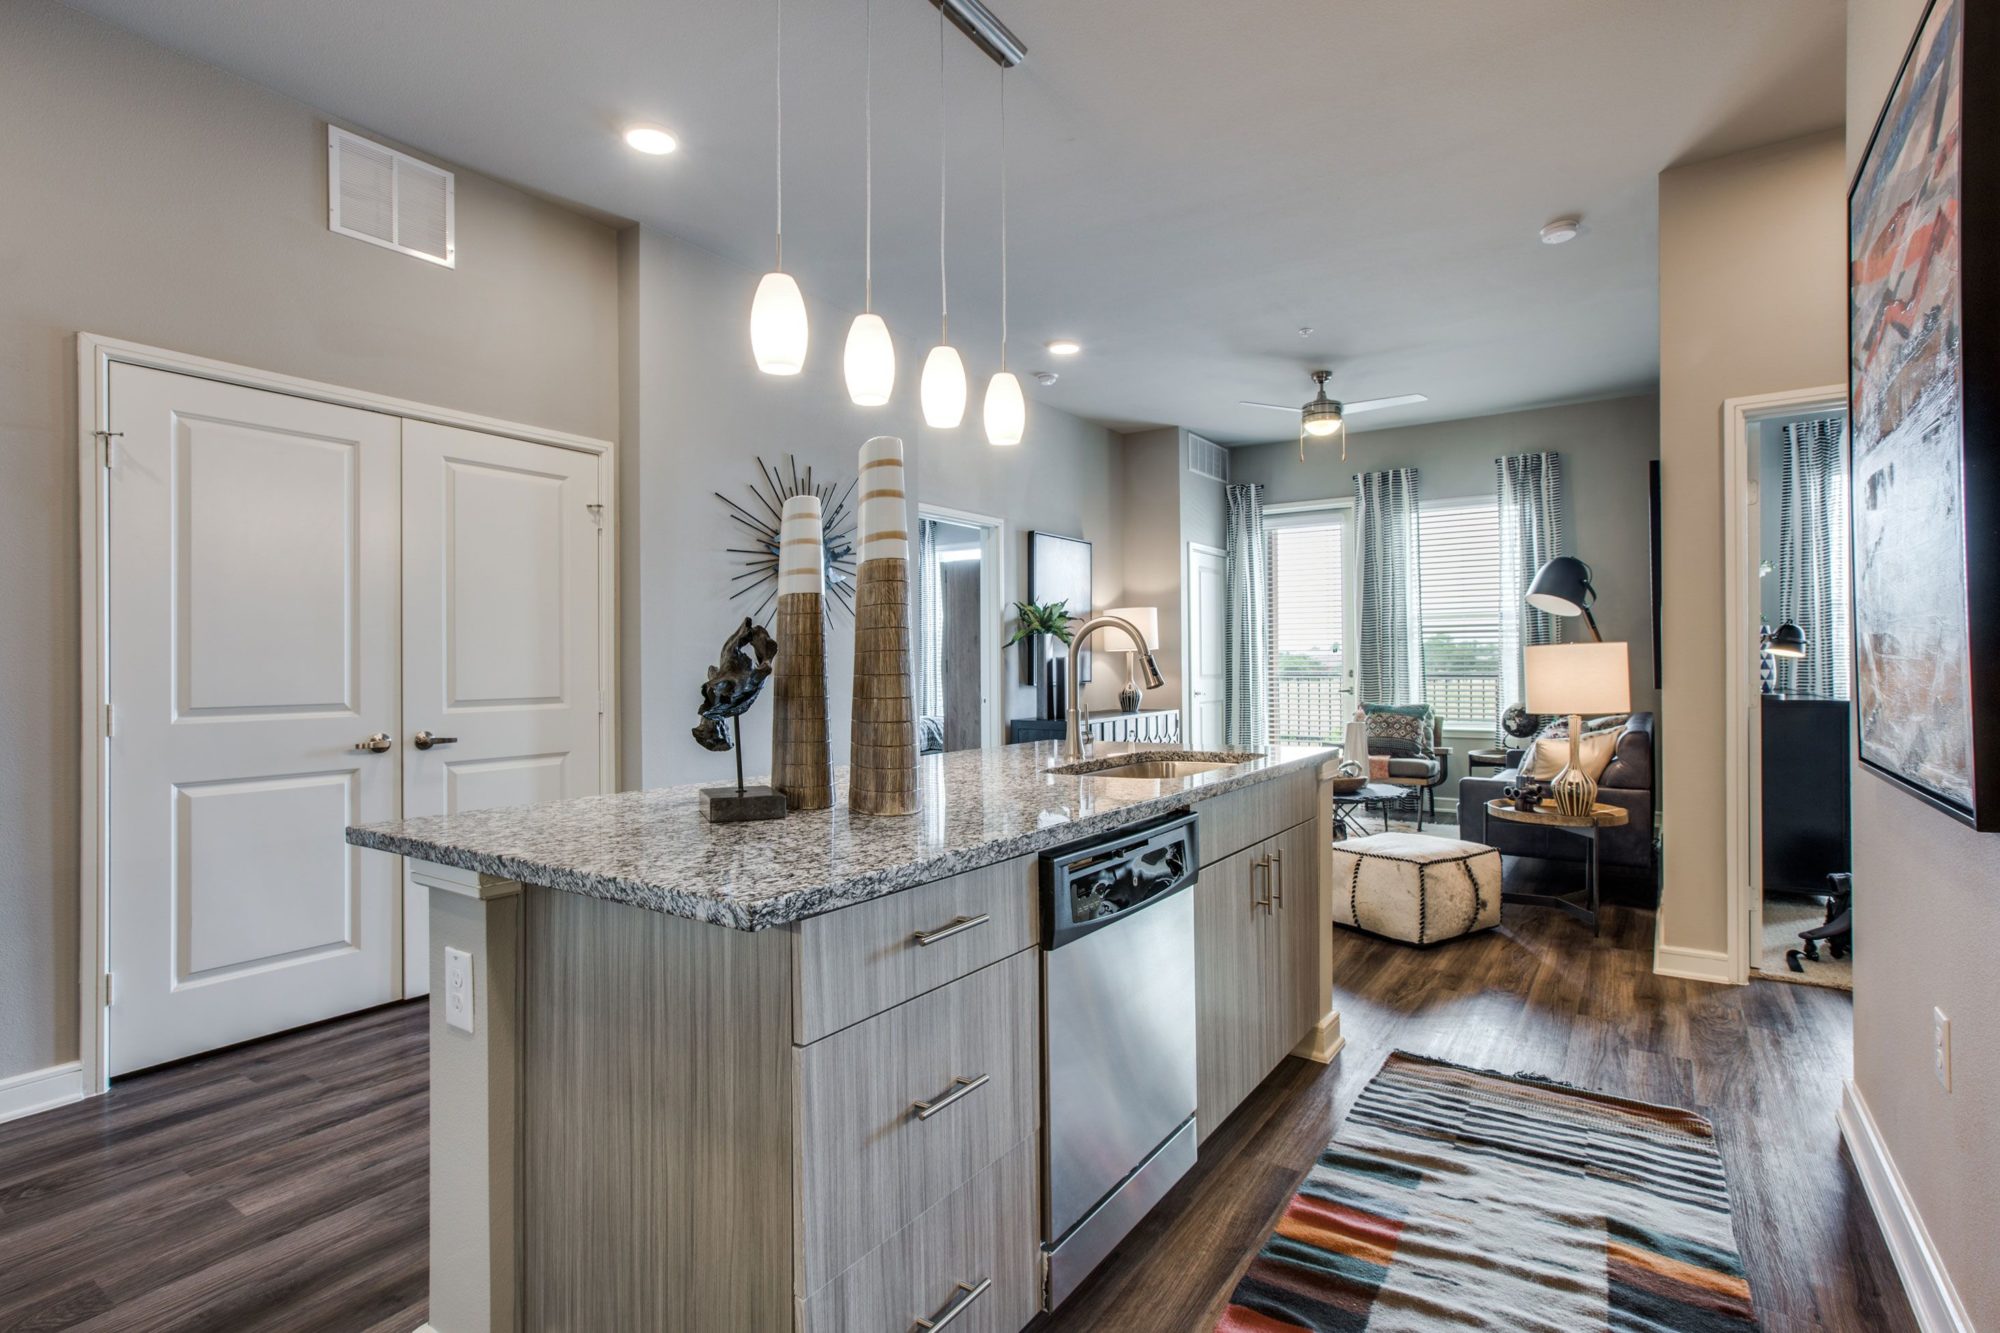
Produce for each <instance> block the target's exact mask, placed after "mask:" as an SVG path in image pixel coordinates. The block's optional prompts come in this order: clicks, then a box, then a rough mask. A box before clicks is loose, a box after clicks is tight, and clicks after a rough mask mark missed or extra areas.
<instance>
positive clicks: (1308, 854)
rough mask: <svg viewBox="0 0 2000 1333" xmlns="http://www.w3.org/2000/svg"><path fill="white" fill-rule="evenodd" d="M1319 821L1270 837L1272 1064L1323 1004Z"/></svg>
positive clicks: (1324, 923) (1327, 926) (1324, 922)
mask: <svg viewBox="0 0 2000 1333" xmlns="http://www.w3.org/2000/svg"><path fill="white" fill-rule="evenodd" d="M1318 827H1319V825H1318V821H1316V820H1307V821H1306V822H1305V823H1303V824H1298V825H1295V826H1294V827H1292V828H1289V829H1287V830H1285V831H1284V832H1283V833H1281V834H1279V835H1278V836H1277V837H1275V838H1273V839H1271V841H1270V842H1269V843H1267V844H1266V847H1267V849H1268V851H1269V852H1271V853H1275V860H1276V868H1275V870H1274V872H1273V873H1274V875H1275V876H1276V879H1277V888H1278V901H1277V903H1276V905H1275V908H1276V910H1275V911H1274V913H1273V915H1272V919H1271V922H1270V925H1271V929H1272V932H1273V934H1272V939H1273V949H1274V954H1275V961H1276V970H1275V971H1274V972H1273V973H1272V975H1271V978H1270V990H1269V992H1268V995H1269V1001H1268V1003H1269V1007H1270V1024H1271V1045H1270V1052H1269V1053H1270V1063H1271V1064H1274V1065H1275V1064H1276V1063H1277V1062H1278V1061H1280V1060H1282V1059H1284V1058H1285V1057H1286V1056H1287V1055H1290V1054H1291V1053H1292V1049H1293V1048H1294V1047H1296V1046H1297V1045H1298V1044H1299V1042H1300V1041H1301V1040H1302V1039H1303V1038H1304V1037H1305V1035H1306V1033H1307V1032H1309V1031H1310V1030H1311V1029H1312V1026H1313V1024H1315V1023H1317V1022H1318V1021H1319V1019H1320V1015H1321V1014H1322V1013H1323V1012H1325V1008H1326V1006H1325V1005H1324V1004H1322V1003H1320V1002H1319V1000H1320V997H1317V996H1316V992H1317V990H1318V988H1319V931H1320V930H1322V929H1324V930H1329V931H1330V930H1332V929H1333V927H1332V924H1331V919H1330V918H1328V917H1326V915H1325V914H1324V913H1321V912H1320V911H1319V910H1318V907H1319V893H1318V891H1317V881H1318V877H1319V857H1318V855H1317V854H1316V848H1315V847H1314V838H1315V836H1316V831H1317V829H1318Z"/></svg>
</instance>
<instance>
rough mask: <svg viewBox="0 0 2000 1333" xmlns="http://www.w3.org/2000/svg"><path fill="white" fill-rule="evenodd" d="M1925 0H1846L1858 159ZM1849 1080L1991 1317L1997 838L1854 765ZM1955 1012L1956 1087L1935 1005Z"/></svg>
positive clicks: (1998, 1122)
mask: <svg viewBox="0 0 2000 1333" xmlns="http://www.w3.org/2000/svg"><path fill="white" fill-rule="evenodd" d="M1922 12H1923V2H1922V0H1850V3H1849V5H1848V10H1847V14H1848V21H1847V33H1848V48H1847V51H1848V67H1847V81H1848V86H1847V98H1848V102H1847V126H1848V134H1847V161H1848V164H1849V167H1850V168H1852V166H1853V165H1854V164H1855V163H1857V162H1859V161H1860V157H1861V153H1862V151H1863V149H1864V148H1865V147H1866V144H1867V140H1868V134H1869V132H1870V130H1872V129H1873V127H1874V124H1875V117H1876V115H1877V113H1878V112H1879V111H1880V110H1881V106H1882V101H1883V99H1884V98H1885V97H1887V95H1888V91H1889V85H1890V83H1891V81H1892V80H1893V79H1894V78H1895V75H1896V66H1897V64H1898V62H1899V61H1900V60H1901V59H1902V55H1903V49H1904V47H1905V46H1906V45H1907V44H1908V42H1909V39H1910V34H1911V33H1912V32H1913V31H1914V30H1915V27H1916V24H1917V20H1918V17H1919V16H1920V15H1921V14H1922ZM1854 883H1855V917H1856V921H1855V932H1856V939H1857V947H1856V949H1855V954H1854V1081H1855V1085H1856V1086H1857V1088H1858V1089H1859V1090H1860V1092H1861V1095H1862V1097H1863V1098H1864V1099H1865V1100H1866V1101H1867V1103H1868V1107H1869V1109H1870V1111H1872V1112H1873V1114H1874V1117H1875V1123H1876V1125H1877V1126H1878V1127H1879V1128H1880V1130H1881V1133H1882V1138H1883V1140H1884V1141H1885V1143H1886V1144H1887V1146H1888V1149H1889V1153H1890V1155H1891V1156H1892V1157H1893V1158H1894V1159H1895V1162H1896V1166H1897V1169H1898V1170H1899V1171H1900V1172H1901V1174H1902V1177H1903V1181H1904V1183H1905V1184H1906V1185H1907V1186H1908V1187H1909V1191H1910V1194H1911V1196H1912V1198H1913V1199H1914V1201H1915V1203H1916V1206H1917V1209H1918V1211H1919V1212H1920V1213H1921V1214H1922V1216H1923V1220H1924V1223H1925V1226H1926V1227H1927V1229H1928V1230H1929V1232H1930V1236H1931V1239H1932V1240H1933V1241H1934V1242H1935V1243H1936V1245H1937V1248H1938V1252H1939V1254H1940V1255H1941V1256H1942V1257H1943V1259H1944V1262H1945V1267H1946V1269H1947V1271H1948V1272H1949V1273H1950V1275H1951V1280H1952V1282H1953V1283H1954V1285H1955V1286H1956V1287H1957V1289H1958V1295H1959V1298H1960V1299H1961V1300H1962V1301H1963V1302H1964V1303H1965V1307H1966V1309H1967V1311H1968V1312H1969V1313H1970V1314H1971V1316H1972V1322H1973V1324H1974V1325H1975V1326H1977V1327H1979V1328H2000V1267H1996V1266H1995V1265H1994V1263H1993V1254H1994V1245H1995V1238H1996V1237H2000V1153H1996V1151H1995V1147H1996V1134H2000V968H1996V967H1995V966H1994V961H1993V949H1994V941H1995V940H2000V837H1996V836H1994V835H1993V834H1990V833H1985V834H1982V833H1974V832H1972V831H1971V830H1970V829H1968V828H1966V827H1965V826H1964V825H1962V824H1959V823H1957V822H1956V821H1954V820H1951V819H1949V818H1947V817H1946V816H1944V815H1941V814H1939V813H1938V812H1936V811H1935V810H1932V809H1931V808H1930V807H1928V806H1926V805H1924V804H1923V803H1922V802H1920V801H1917V800H1914V799H1912V798H1911V797H1909V796H1906V795H1904V794H1903V793H1902V792H1900V791H1898V790H1897V789H1896V788H1894V787H1891V786H1890V785H1889V784H1888V783H1886V782H1884V781H1883V780H1882V779H1880V778H1877V777H1874V776H1873V775H1871V774H1869V773H1866V772H1862V771H1859V770H1857V771H1856V773H1855V775H1854ZM1933 1007H1936V1008H1941V1009H1943V1010H1944V1011H1945V1013H1947V1014H1949V1015H1950V1016H1951V1019H1952V1089H1951V1091H1950V1092H1949V1093H1947V1092H1946V1091H1945V1090H1944V1089H1943V1088H1941V1087H1939V1086H1938V1084H1937V1081H1936V1080H1935V1079H1934V1078H1933V1077H1932V1076H1931V1044H1930V1043H1931V1010H1932V1008H1933Z"/></svg>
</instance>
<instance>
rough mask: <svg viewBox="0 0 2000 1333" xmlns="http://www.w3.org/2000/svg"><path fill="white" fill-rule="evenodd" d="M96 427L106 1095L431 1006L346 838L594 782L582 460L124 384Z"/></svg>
mask: <svg viewBox="0 0 2000 1333" xmlns="http://www.w3.org/2000/svg"><path fill="white" fill-rule="evenodd" d="M110 429H111V430H112V431H113V432H115V434H114V436H113V439H114V440H115V445H116V447H115V449H114V450H113V451H112V453H111V459H112V462H111V464H110V478H109V484H108V488H107V490H108V497H109V498H108V503H107V509H108V520H109V521H108V525H107V537H106V550H105V552H104V556H105V568H106V570H107V575H106V587H105V590H104V591H105V599H106V604H107V612H106V615H107V620H106V625H105V629H106V632H107V640H108V651H107V654H106V662H107V667H108V672H107V676H108V678H107V681H106V686H107V698H108V699H109V700H110V704H111V716H110V737H109V739H108V741H107V743H106V756H105V757H106V764H107V771H108V803H107V809H108V817H107V822H106V830H105V832H106V842H105V847H104V853H105V864H106V879H107V888H108V902H107V907H108V912H107V925H106V931H107V936H108V939H107V946H108V954H107V957H108V959H109V968H110V972H111V978H112V979H111V986H110V992H111V1008H110V1010H109V1013H108V1019H109V1023H108V1030H109V1051H108V1062H107V1065H108V1070H109V1072H110V1073H112V1074H120V1073H126V1072H129V1071H131V1070H134V1069H142V1068H145V1067H147V1066H150V1065H155V1064H159V1063H161V1062H163V1061H167V1060H173V1059H177V1058H180V1057H182V1056H187V1055H192V1054H197V1053H199V1052H201V1051H205V1050H212V1049H214V1048H216V1047H218V1046H224V1045H228V1044H230V1043H232V1042H238V1041H244V1040H247V1039H249V1038H252V1037H258V1036H263V1035H266V1034H268V1033H272V1032H278V1031H282V1030H284V1029H286V1028H291V1027H297V1026H300V1025H302V1024H305V1023H311V1022H315V1021H318V1020H320V1019H324V1018H330V1017H334V1016H336V1015H339V1014H342V1013H348V1012H351V1011H353V1010H356V1009H362V1008H366V1007H368V1006H370V1005H375V1004H381V1003H384V1002H387V1001H389V1000H393V999H396V998H398V997H399V996H403V995H406V994H415V993H421V991H422V988H423V987H422V982H421V980H420V979H421V978H422V977H423V976H424V975H425V967H424V959H425V956H426V952H427V947H428V946H427V939H426V934H427V932H426V931H425V920H426V918H425V915H424V912H423V911H422V906H423V904H422V901H421V899H420V898H419V897H417V896H416V895H414V894H411V893H408V892H407V891H406V889H405V886H404V882H403V867H402V863H401V861H400V859H399V858H396V857H393V856H389V855H386V854H384V853H381V852H372V851H364V850H362V849H359V848H355V847H350V846H348V845H347V843H346V841H345V839H344V837H343V830H344V828H345V826H346V825H348V824H352V823H368V822H373V821H377V820H385V819H394V818H397V817H398V816H400V815H423V814H443V813H448V812H453V811H460V810H469V809H474V808H478V807H482V806H494V805H514V804H525V803H529V802H534V801H546V800H554V799H558V798H562V797H568V796H580V795H588V794H591V793H593V792H596V791H598V790H600V789H601V765H600V762H599V761H600V747H601V741H600V711H601V682H600V666H601V665H602V664H601V663H600V661H599V655H600V654H599V641H600V640H599V625H598V606H599V601H598V589H599V579H600V577H601V575H600V559H601V553H600V549H599V548H600V539H599V528H598V524H597V521H596V514H597V512H598V511H597V509H596V506H597V503H598V499H599V496H598V460H597V458H596V456H595V455H592V454H589V453H583V452H578V451H573V450H567V449H560V448H554V447H550V446H545V445H538V444H531V443H527V442H524V441H521V440H515V439H509V438H505V437H502V436H497V435H488V434H483V433H480V432H475V431H469V430H460V429H455V428H451V427H445V426H438V425H433V424H429V423H426V422H420V421H414V420H409V419H405V418H401V417H397V416H392V415H387V414H383V413H377V412H369V411H362V410H358V409H355V408H349V407H342V406H335V405H331V404H328V403H322V402H316V401H311V400H308V399H304V398H297V397H292V396H289V395H286V394H281V393H274V392H268V391H264V390H259V389H251V388H245V387H241V386H237V385H231V384H224V383H219V382H216V381H213V380H207V379H201V378H196V377H193V376H187V375H178V374H171V373H167V372H164V371H158V370H152V369H145V368H140V367H135V366H127V365H115V366H113V367H112V368H111V379H110ZM419 733H426V736H425V739H426V740H429V741H430V742H431V743H430V744H429V745H428V748H425V747H420V746H419V745H418V744H417V743H416V742H417V738H418V735H419ZM413 982H414V984H412V983H413Z"/></svg>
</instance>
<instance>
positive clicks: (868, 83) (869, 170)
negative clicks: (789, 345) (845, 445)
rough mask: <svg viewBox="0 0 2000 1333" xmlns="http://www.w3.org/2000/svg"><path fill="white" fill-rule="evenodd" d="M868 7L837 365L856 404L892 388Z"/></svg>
mask: <svg viewBox="0 0 2000 1333" xmlns="http://www.w3.org/2000/svg"><path fill="white" fill-rule="evenodd" d="M867 12H868V21H867V33H868V41H867V47H868V55H867V58H866V66H865V68H866V70H867V73H866V74H865V75H864V76H863V78H862V85H863V87H864V88H865V89H866V92H865V94H864V99H865V100H864V102H863V109H862V113H861V123H862V127H863V130H862V132H863V135H864V137H865V138H866V140H867V146H866V148H865V149H864V150H863V161H864V162H865V163H866V166H865V167H864V168H863V174H862V181H863V185H862V197H863V199H864V200H865V203H864V204H863V206H862V224H861V236H862V261H861V262H862V268H861V272H862V279H861V313H860V314H858V315H856V316H855V317H854V323H853V324H851V325H849V326H848V330H847V351H846V354H845V356H844V357H843V359H842V368H843V369H844V370H845V371H846V373H847V396H848V397H849V398H852V399H853V400H854V401H855V403H856V404H857V405H859V406H861V407H880V406H881V405H882V404H884V403H886V402H888V401H889V395H890V394H891V393H893V392H894V391H895V388H896V344H895V343H893V342H891V341H890V340H889V326H888V325H887V324H885V323H883V321H882V317H881V316H880V315H878V314H876V313H875V0H868V4H867Z"/></svg>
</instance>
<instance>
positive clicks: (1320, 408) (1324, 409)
mask: <svg viewBox="0 0 2000 1333" xmlns="http://www.w3.org/2000/svg"><path fill="white" fill-rule="evenodd" d="M1340 424H1341V422H1340V404H1339V403H1335V402H1314V403H1307V404H1306V406H1305V410H1304V411H1303V412H1302V413H1300V416H1299V425H1300V426H1301V427H1302V428H1303V429H1304V430H1305V433H1306V434H1308V435H1310V436H1312V437H1313V438H1314V439H1316V440H1323V439H1325V438H1326V437H1327V436H1329V435H1332V434H1334V433H1335V432H1336V431H1338V430H1339V429H1340Z"/></svg>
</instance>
